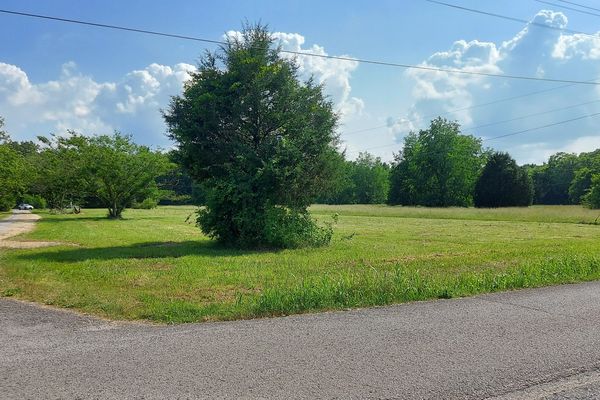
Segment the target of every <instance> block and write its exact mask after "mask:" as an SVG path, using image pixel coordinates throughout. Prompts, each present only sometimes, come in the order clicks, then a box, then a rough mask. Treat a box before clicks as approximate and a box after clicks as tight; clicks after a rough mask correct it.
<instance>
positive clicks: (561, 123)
mask: <svg viewBox="0 0 600 400" xmlns="http://www.w3.org/2000/svg"><path fill="white" fill-rule="evenodd" d="M598 115H600V112H597V113H594V114H587V115H582V116H580V117H575V118H571V119H566V120H564V121H559V122H554V123H552V124H547V125H543V126H538V127H535V128H530V129H523V130H521V131H517V132H512V133H507V134H506V135H500V136H494V137H491V138H485V139H482V141H483V142H489V141H490V140H496V139H501V138H505V137H509V136H515V135H521V134H523V133H528V132H533V131H538V130H540V129H545V128H550V127H552V126H557V125H563V124H566V123H569V122H573V121H579V120H581V119H586V118H592V117H596V116H598Z"/></svg>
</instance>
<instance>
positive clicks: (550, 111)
mask: <svg viewBox="0 0 600 400" xmlns="http://www.w3.org/2000/svg"><path fill="white" fill-rule="evenodd" d="M598 102H600V99H596V100H592V101H586V102H584V103H579V104H573V105H571V106H566V107H560V108H555V109H552V110H547V111H541V112H538V113H534V114H528V115H523V116H520V117H515V118H510V119H505V120H502V121H496V122H490V123H487V124H482V125H476V126H469V127H467V128H464V129H465V130H473V129H479V128H486V127H489V126H494V125H500V124H505V123H507V122H514V121H520V120H523V119H527V118H531V117H538V116H540V115H546V114H551V113H554V112H558V111H564V110H570V109H572V108H577V107H581V106H587V105H589V104H594V103H598Z"/></svg>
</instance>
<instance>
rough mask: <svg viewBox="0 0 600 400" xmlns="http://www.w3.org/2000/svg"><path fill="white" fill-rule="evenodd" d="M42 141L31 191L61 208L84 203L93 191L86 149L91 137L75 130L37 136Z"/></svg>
mask: <svg viewBox="0 0 600 400" xmlns="http://www.w3.org/2000/svg"><path fill="white" fill-rule="evenodd" d="M38 140H39V142H40V143H41V144H42V147H41V150H40V151H39V153H38V154H37V156H35V158H34V161H33V162H34V163H35V164H36V165H37V173H36V174H35V175H34V176H33V183H32V190H31V192H33V193H37V194H40V195H42V196H43V197H44V198H45V199H46V201H47V202H48V206H49V207H50V208H53V209H56V210H62V209H64V208H66V207H68V206H70V205H73V204H81V201H82V200H83V198H84V197H85V196H86V195H87V194H88V193H89V192H90V189H89V176H87V174H86V160H85V158H84V154H83V152H84V149H85V148H86V147H87V145H88V138H87V137H85V136H83V135H79V134H77V133H75V132H69V133H68V134H67V135H64V136H56V135H52V136H50V137H49V138H47V137H44V136H39V137H38Z"/></svg>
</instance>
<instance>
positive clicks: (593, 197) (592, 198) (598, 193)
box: [583, 174, 600, 209]
mask: <svg viewBox="0 0 600 400" xmlns="http://www.w3.org/2000/svg"><path fill="white" fill-rule="evenodd" d="M583 202H584V204H586V205H587V206H588V207H590V208H594V209H598V208H600V174H596V175H593V176H592V182H591V185H590V189H589V190H588V191H587V193H586V194H585V196H583Z"/></svg>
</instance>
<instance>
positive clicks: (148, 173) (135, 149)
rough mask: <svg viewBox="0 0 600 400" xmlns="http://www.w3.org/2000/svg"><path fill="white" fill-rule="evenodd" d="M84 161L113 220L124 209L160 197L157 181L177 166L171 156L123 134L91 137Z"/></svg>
mask: <svg viewBox="0 0 600 400" xmlns="http://www.w3.org/2000/svg"><path fill="white" fill-rule="evenodd" d="M83 158H84V160H85V173H84V176H86V177H87V178H88V179H89V184H90V189H91V190H92V191H93V192H94V193H95V194H96V196H97V197H98V198H99V199H100V200H101V201H102V204H103V205H104V206H105V207H106V208H107V209H108V216H109V217H110V218H121V214H122V213H123V210H124V209H125V208H126V207H130V206H131V205H132V204H133V203H134V202H136V201H137V202H142V201H144V200H146V199H149V198H150V199H151V198H155V197H158V186H157V184H156V180H157V178H158V177H159V176H161V175H163V174H165V173H167V172H168V171H169V170H170V169H171V168H172V167H173V165H172V164H171V163H170V162H169V159H168V157H167V155H165V154H162V153H160V152H154V151H151V150H150V149H149V148H148V147H146V146H140V145H138V144H135V143H134V142H133V140H132V138H131V137H130V136H123V135H121V134H119V133H115V134H114V135H112V136H108V135H102V136H94V137H91V138H89V139H88V145H87V146H85V148H84V151H83Z"/></svg>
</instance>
